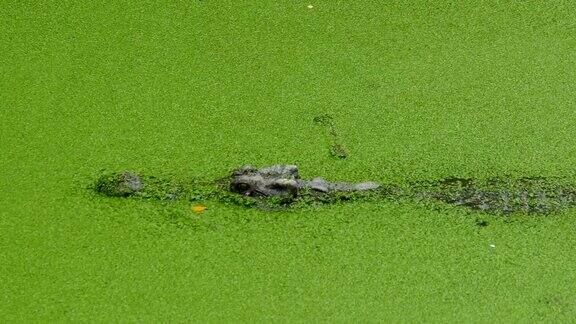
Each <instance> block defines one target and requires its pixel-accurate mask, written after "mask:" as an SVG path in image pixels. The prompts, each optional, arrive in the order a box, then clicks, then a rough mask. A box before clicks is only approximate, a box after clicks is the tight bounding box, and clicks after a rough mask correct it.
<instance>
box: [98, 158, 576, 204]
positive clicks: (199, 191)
mask: <svg viewBox="0 0 576 324" xmlns="http://www.w3.org/2000/svg"><path fill="white" fill-rule="evenodd" d="M92 187H93V188H94V189H95V190H96V191H97V192H98V193H100V194H103V195H105V196H114V197H141V198H156V199H162V200H177V199H187V200H190V201H198V200H208V199H219V200H221V201H224V202H233V203H236V204H240V205H244V206H248V207H253V206H256V207H262V208H264V209H267V210H271V209H283V210H284V209H288V208H290V207H295V206H301V205H302V204H314V203H323V204H325V203H337V202H343V201H349V200H372V201H374V200H382V201H384V200H390V199H392V200H402V201H405V200H412V201H418V202H422V201H437V202H441V203H446V204H450V205H454V206H459V207H465V208H467V209H468V210H472V211H476V212H483V213H497V214H506V213H513V212H522V213H536V214H545V213H552V212H558V211H561V210H564V209H567V208H572V207H576V186H575V185H574V184H573V182H572V183H571V182H570V179H568V178H561V177H548V178H546V177H521V178H514V177H501V178H490V179H475V178H446V179H440V180H433V181H418V182H412V183H408V184H402V185H394V184H385V185H383V184H380V183H377V182H373V181H368V182H358V183H353V182H329V181H327V180H325V179H323V178H320V177H316V178H312V179H310V180H306V179H301V178H300V175H299V169H298V166H296V165H292V164H286V165H283V164H278V165H272V166H268V167H263V168H255V167H253V166H251V165H245V166H243V167H241V168H238V169H236V170H233V171H232V172H231V174H230V175H229V176H226V177H224V178H222V179H218V180H215V181H194V180H176V179H160V178H156V177H151V176H145V175H141V174H138V173H136V172H130V171H123V172H118V173H110V174H105V175H103V176H101V177H100V178H99V179H98V180H97V181H96V183H95V184H94V185H93V186H92ZM271 205H274V206H276V207H279V208H271ZM280 207H281V208H280Z"/></svg>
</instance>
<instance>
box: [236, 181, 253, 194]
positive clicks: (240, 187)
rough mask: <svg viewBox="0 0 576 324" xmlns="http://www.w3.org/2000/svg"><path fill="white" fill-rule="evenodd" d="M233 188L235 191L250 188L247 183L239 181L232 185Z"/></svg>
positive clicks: (243, 190)
mask: <svg viewBox="0 0 576 324" xmlns="http://www.w3.org/2000/svg"><path fill="white" fill-rule="evenodd" d="M234 189H235V190H236V191H237V192H245V191H248V189H250V186H249V185H248V184H247V183H244V182H240V183H237V184H235V185H234Z"/></svg>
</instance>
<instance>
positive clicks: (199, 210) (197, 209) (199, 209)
mask: <svg viewBox="0 0 576 324" xmlns="http://www.w3.org/2000/svg"><path fill="white" fill-rule="evenodd" d="M191 209H192V211H193V212H195V213H202V212H204V211H205V210H206V209H208V207H206V206H204V205H192V208H191Z"/></svg>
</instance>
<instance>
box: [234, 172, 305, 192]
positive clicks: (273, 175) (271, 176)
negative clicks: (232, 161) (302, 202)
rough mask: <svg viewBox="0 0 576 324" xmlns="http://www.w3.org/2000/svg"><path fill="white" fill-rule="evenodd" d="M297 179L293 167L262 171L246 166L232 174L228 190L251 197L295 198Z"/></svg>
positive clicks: (297, 176)
mask: <svg viewBox="0 0 576 324" xmlns="http://www.w3.org/2000/svg"><path fill="white" fill-rule="evenodd" d="M298 179H299V175H298V167H297V166H295V165H273V166H270V167H267V168H262V169H255V168H254V167H252V166H250V165H246V166H244V167H242V168H240V169H238V170H236V171H234V172H233V173H232V179H231V182H230V190H231V191H233V192H236V193H239V194H242V195H245V196H251V197H270V196H296V195H297V194H298V187H299V185H298V181H297V180H298Z"/></svg>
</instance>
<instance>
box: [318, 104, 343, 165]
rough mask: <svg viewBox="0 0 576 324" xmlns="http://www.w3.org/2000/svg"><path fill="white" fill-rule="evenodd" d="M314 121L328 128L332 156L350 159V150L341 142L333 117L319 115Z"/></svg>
mask: <svg viewBox="0 0 576 324" xmlns="http://www.w3.org/2000/svg"><path fill="white" fill-rule="evenodd" d="M313 121H314V122H315V123H317V124H320V125H322V126H324V127H326V128H327V130H328V136H329V137H330V154H331V155H332V156H334V157H337V158H340V159H344V158H346V157H348V150H347V149H346V147H345V146H344V144H342V143H341V141H340V137H339V136H338V133H337V132H336V126H335V125H334V120H333V118H332V116H330V115H328V114H323V115H319V116H316V117H314V119H313Z"/></svg>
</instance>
